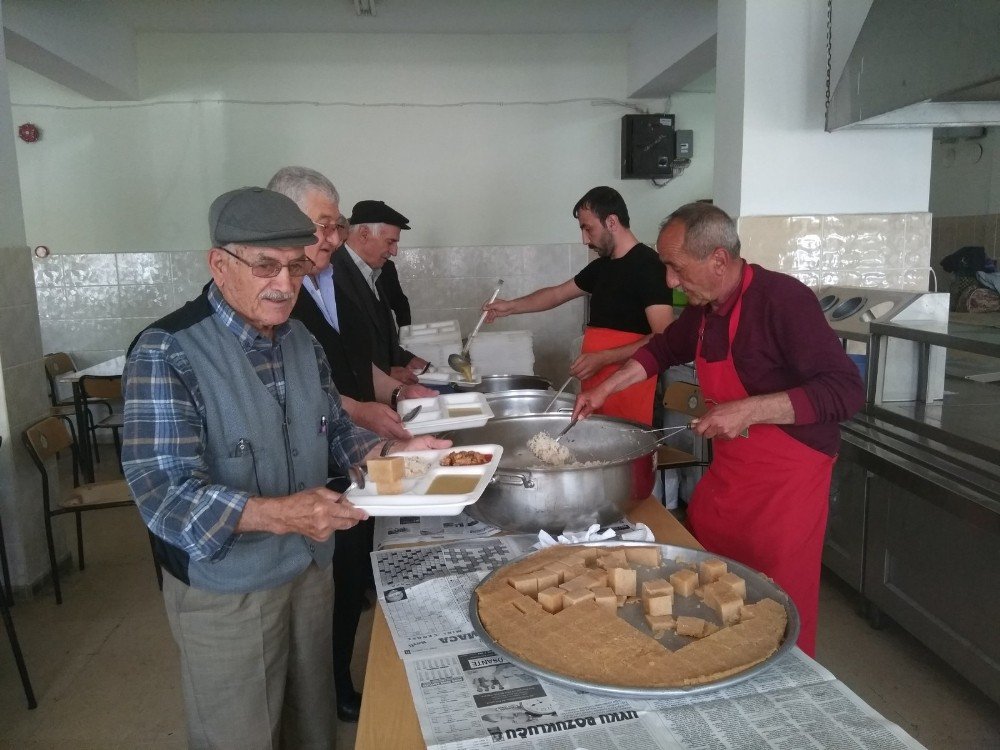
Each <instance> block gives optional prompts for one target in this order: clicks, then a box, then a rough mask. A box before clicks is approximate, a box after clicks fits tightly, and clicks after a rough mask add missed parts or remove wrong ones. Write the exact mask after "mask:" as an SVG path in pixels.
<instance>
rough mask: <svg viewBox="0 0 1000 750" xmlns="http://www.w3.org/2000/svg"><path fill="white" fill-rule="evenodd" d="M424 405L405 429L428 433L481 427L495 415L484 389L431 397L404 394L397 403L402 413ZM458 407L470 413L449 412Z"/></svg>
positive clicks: (417, 433)
mask: <svg viewBox="0 0 1000 750" xmlns="http://www.w3.org/2000/svg"><path fill="white" fill-rule="evenodd" d="M418 405H419V406H421V407H423V408H421V409H420V413H419V414H417V416H416V417H414V418H413V419H412V420H411V421H409V422H407V423H406V429H408V430H409V431H410V433H411V434H413V435H429V434H430V433H432V432H444V431H445V430H467V429H469V428H470V427H482V426H483V425H484V424H486V423H487V422H488V421H489V420H490V419H492V418H493V410H492V409H491V408H490V404H489V402H488V401H487V400H486V396H485V395H484V394H482V393H478V392H476V393H446V394H444V395H442V396H435V397H432V398H404V399H403V400H402V401H400V402H399V403H398V404H396V411H397V412H399V414H400V416H402V415H404V414H406V413H407V412H408V411H410V410H412V409H413V408H414V407H415V406H418ZM456 410H461V411H467V412H469V413H468V414H462V415H455V416H450V415H449V413H452V414H453V413H454V412H455V411H456Z"/></svg>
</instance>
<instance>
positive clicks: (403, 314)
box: [378, 260, 413, 326]
mask: <svg viewBox="0 0 1000 750" xmlns="http://www.w3.org/2000/svg"><path fill="white" fill-rule="evenodd" d="M378 285H379V287H380V288H381V289H384V290H385V298H386V301H388V303H389V307H391V308H392V311H393V312H394V313H395V314H396V324H397V325H400V326H408V325H410V323H412V322H413V318H412V317H411V316H410V300H409V299H407V297H406V293H405V292H404V291H403V287H402V286H400V284H399V271H398V270H397V269H396V264H395V263H393V262H392V261H391V260H387V261H386V262H385V265H384V266H382V275H381V276H379V277H378Z"/></svg>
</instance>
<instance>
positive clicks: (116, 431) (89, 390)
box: [80, 375, 124, 464]
mask: <svg viewBox="0 0 1000 750" xmlns="http://www.w3.org/2000/svg"><path fill="white" fill-rule="evenodd" d="M80 388H81V389H82V390H83V397H84V398H85V399H86V400H87V401H88V402H94V403H104V402H106V401H120V400H121V398H122V377H121V375H84V376H83V377H82V378H80ZM123 425H124V422H123V419H122V414H121V412H115V411H112V412H111V413H110V414H108V416H106V417H105V418H104V419H102V420H101V421H100V422H97V423H96V424H94V425H93V427H92V429H91V434H92V435H94V436H95V439H94V454H95V457H96V458H97V460H98V461H100V457H99V456H96V454H97V439H96V433H97V430H111V435H112V437H113V438H114V441H115V455H117V456H118V463H119V464H121V461H122V441H121V429H122V427H123Z"/></svg>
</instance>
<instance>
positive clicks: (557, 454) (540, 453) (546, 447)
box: [528, 432, 575, 466]
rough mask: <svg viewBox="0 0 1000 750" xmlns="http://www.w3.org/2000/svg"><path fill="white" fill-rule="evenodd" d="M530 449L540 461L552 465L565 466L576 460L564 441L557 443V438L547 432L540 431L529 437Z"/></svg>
mask: <svg viewBox="0 0 1000 750" xmlns="http://www.w3.org/2000/svg"><path fill="white" fill-rule="evenodd" d="M528 450H530V451H531V452H532V453H533V454H534V455H535V458H537V459H538V460H539V461H542V462H543V463H547V464H550V465H551V466H565V465H566V464H569V463H573V462H574V461H575V459H574V457H573V454H572V453H570V451H569V448H567V447H566V446H565V445H563V444H562V443H557V442H556V439H555V438H554V437H552V436H551V435H549V434H548V433H547V432H539V433H538V434H537V435H532V436H531V437H530V438H529V439H528Z"/></svg>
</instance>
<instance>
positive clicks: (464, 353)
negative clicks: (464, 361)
mask: <svg viewBox="0 0 1000 750" xmlns="http://www.w3.org/2000/svg"><path fill="white" fill-rule="evenodd" d="M502 286H503V279H500V281H498V282H497V288H496V289H494V290H493V295H492V296H491V297H490V299H489V302H487V303H486V304H487V305H492V304H493V303H494V302H496V299H497V297H499V296H500V287H502ZM488 314H489V313H488V312H487V311H486V310H483V314H482V315H480V316H479V320H478V321H477V322H476V327H475V328H473V329H472V333H470V334H469V338H467V339H466V340H465V346H464V347H462V356H463V357H465V358H468V356H469V349H470V347H471V346H472V339H474V338H475V337H476V334H477V333H479V329H480V328H482V327H483V321H485V320H486V316H487V315H488Z"/></svg>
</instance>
